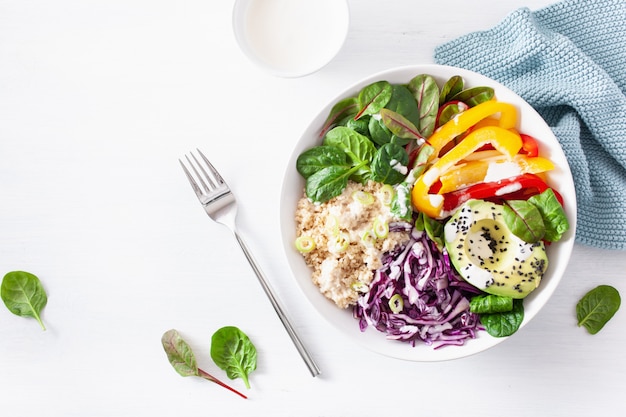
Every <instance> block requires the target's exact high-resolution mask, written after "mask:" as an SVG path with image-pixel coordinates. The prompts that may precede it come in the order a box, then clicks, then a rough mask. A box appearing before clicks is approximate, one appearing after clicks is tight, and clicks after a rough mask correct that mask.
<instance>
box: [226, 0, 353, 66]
mask: <svg viewBox="0 0 626 417" xmlns="http://www.w3.org/2000/svg"><path fill="white" fill-rule="evenodd" d="M349 26H350V11H349V7H348V2H347V1H346V0H236V1H235V6H234V9H233V30H234V33H235V38H236V39H237V42H238V43H239V46H240V47H241V49H242V51H243V52H244V53H245V54H246V56H247V57H248V58H249V59H250V60H251V61H252V62H254V63H255V64H257V65H258V66H259V67H261V68H263V69H264V70H266V71H268V72H269V73H271V74H273V75H276V76H280V77H301V76H304V75H308V74H311V73H314V72H316V71H318V70H319V69H321V68H322V67H324V66H325V65H326V64H328V63H329V62H330V61H332V59H333V58H334V57H335V56H336V55H337V53H338V52H339V51H340V49H341V48H342V46H343V44H344V42H345V39H346V37H347V35H348V29H349Z"/></svg>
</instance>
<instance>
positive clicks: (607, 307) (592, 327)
mask: <svg viewBox="0 0 626 417" xmlns="http://www.w3.org/2000/svg"><path fill="white" fill-rule="evenodd" d="M620 304H621V297H620V295H619V292H618V291H617V290H616V289H615V288H613V287H611V286H610V285H599V286H597V287H596V288H594V289H593V290H591V291H589V292H588V293H587V294H585V296H584V297H583V298H581V299H580V301H579V302H578V304H576V317H577V319H578V326H584V327H585V328H586V329H587V331H588V332H589V333H591V334H596V333H598V332H599V331H600V330H602V328H603V327H604V325H605V324H606V323H607V322H608V321H609V320H611V318H612V317H613V316H614V315H615V313H616V312H617V310H619V307H620Z"/></svg>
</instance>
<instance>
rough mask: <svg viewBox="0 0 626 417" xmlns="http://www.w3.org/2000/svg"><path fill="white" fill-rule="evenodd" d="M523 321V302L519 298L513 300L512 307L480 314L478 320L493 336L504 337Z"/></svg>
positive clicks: (513, 331) (514, 330) (515, 329)
mask: <svg viewBox="0 0 626 417" xmlns="http://www.w3.org/2000/svg"><path fill="white" fill-rule="evenodd" d="M522 321H524V304H523V302H522V300H521V299H514V300H513V309H512V310H511V311H508V312H504V313H488V314H481V315H480V322H481V323H482V324H483V326H485V330H486V331H487V333H489V334H490V335H491V336H493V337H506V336H510V335H512V334H513V333H515V332H516V331H517V330H518V329H519V327H520V326H521V324H522Z"/></svg>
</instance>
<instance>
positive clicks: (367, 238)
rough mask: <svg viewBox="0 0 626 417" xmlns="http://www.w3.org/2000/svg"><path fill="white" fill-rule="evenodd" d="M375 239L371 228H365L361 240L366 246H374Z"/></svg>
mask: <svg viewBox="0 0 626 417" xmlns="http://www.w3.org/2000/svg"><path fill="white" fill-rule="evenodd" d="M375 241H376V235H375V234H374V231H373V230H372V229H367V230H365V231H364V232H363V233H362V234H361V242H362V243H363V245H365V246H366V247H368V248H373V247H374V242H375Z"/></svg>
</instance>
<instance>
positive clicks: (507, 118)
mask: <svg viewBox="0 0 626 417" xmlns="http://www.w3.org/2000/svg"><path fill="white" fill-rule="evenodd" d="M497 113H500V119H499V120H498V126H499V127H501V128H503V129H512V128H514V127H515V125H516V124H517V110H516V109H515V106H513V105H512V104H509V103H503V102H501V101H496V100H489V101H485V102H483V103H480V104H478V105H476V106H474V107H472V108H469V109H467V110H465V111H464V112H463V113H460V114H458V115H457V116H455V117H454V118H453V119H452V120H450V121H448V122H447V123H446V124H444V125H443V126H441V127H440V128H439V129H437V130H436V131H435V132H434V133H433V134H432V135H431V136H430V137H429V138H428V143H429V144H430V145H431V146H432V147H433V148H435V152H433V156H432V157H431V159H432V158H434V157H435V156H437V155H439V152H440V151H441V149H443V147H444V146H446V144H447V143H448V142H450V141H451V140H452V139H454V138H455V137H457V136H459V135H460V134H461V133H463V132H465V131H467V130H468V129H469V128H471V127H472V126H474V125H475V124H477V123H479V122H480V121H481V120H484V119H486V118H488V117H491V116H493V115H494V114H497ZM483 123H484V124H491V123H493V122H492V121H491V120H490V121H488V122H483Z"/></svg>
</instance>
